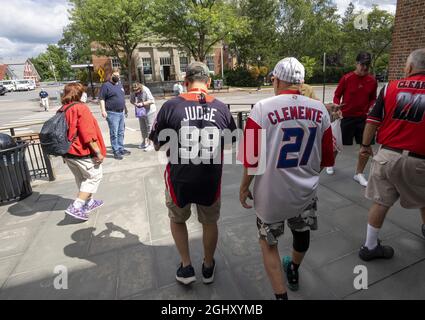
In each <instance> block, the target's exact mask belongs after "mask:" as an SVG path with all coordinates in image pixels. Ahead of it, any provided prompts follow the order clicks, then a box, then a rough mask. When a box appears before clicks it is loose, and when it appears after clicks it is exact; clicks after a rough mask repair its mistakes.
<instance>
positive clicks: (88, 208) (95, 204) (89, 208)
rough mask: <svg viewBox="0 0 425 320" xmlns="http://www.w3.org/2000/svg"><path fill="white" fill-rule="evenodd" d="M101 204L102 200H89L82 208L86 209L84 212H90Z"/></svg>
mask: <svg viewBox="0 0 425 320" xmlns="http://www.w3.org/2000/svg"><path fill="white" fill-rule="evenodd" d="M101 206H103V201H102V200H94V199H93V201H91V203H90V204H86V205H84V208H85V209H86V213H90V212H92V211H93V210H96V209H98V208H100V207H101Z"/></svg>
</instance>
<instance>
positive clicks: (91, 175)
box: [64, 158, 103, 193]
mask: <svg viewBox="0 0 425 320" xmlns="http://www.w3.org/2000/svg"><path fill="white" fill-rule="evenodd" d="M64 161H65V163H66V164H67V165H68V167H69V169H71V172H72V174H73V175H74V178H75V182H76V183H77V186H78V190H80V192H87V193H96V192H97V189H98V188H99V184H100V181H102V176H103V170H102V165H101V164H100V165H99V164H95V163H94V162H93V159H91V158H83V159H74V158H64Z"/></svg>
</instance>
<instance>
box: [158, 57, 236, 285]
mask: <svg viewBox="0 0 425 320" xmlns="http://www.w3.org/2000/svg"><path fill="white" fill-rule="evenodd" d="M210 83H211V79H210V77H209V70H208V67H207V66H206V65H205V64H203V63H201V62H194V63H192V64H190V65H189V67H188V69H187V72H186V78H185V86H186V87H187V89H188V90H187V93H183V94H181V95H179V96H177V97H175V98H173V99H171V100H169V101H167V102H166V103H165V104H164V105H163V106H162V108H161V110H160V111H159V112H158V115H157V118H156V120H155V123H154V125H153V130H152V132H151V135H150V139H151V140H152V141H154V143H155V149H156V150H157V151H158V150H159V149H160V147H161V146H163V145H164V144H166V143H169V149H168V151H167V154H168V156H169V163H168V165H167V168H166V170H165V174H164V177H165V186H166V190H165V199H166V205H167V208H168V215H169V218H170V227H171V232H172V234H173V238H174V241H175V243H176V247H177V250H178V251H179V254H180V257H181V265H180V267H179V268H178V270H177V273H176V279H177V281H179V282H180V283H183V284H186V285H187V284H190V283H192V282H194V281H195V280H196V277H195V271H194V269H193V267H192V261H191V259H190V252H189V241H188V232H187V227H186V221H187V220H188V219H189V217H190V215H191V210H190V209H191V204H196V208H197V213H198V220H199V222H200V223H202V227H203V244H204V261H203V264H202V277H203V282H204V283H205V284H209V283H212V282H213V281H214V272H215V260H214V252H215V249H216V246H217V239H218V228H217V221H218V219H219V216H220V205H221V202H220V190H221V175H222V169H223V165H222V163H221V162H222V161H221V160H222V147H223V146H222V136H223V130H226V129H228V130H231V131H233V130H235V129H236V125H235V122H234V120H233V117H232V115H231V113H230V111H229V109H228V108H227V106H226V105H225V104H224V103H222V102H220V101H218V100H217V99H215V98H214V97H212V96H210V95H209V94H208V87H209V85H210ZM167 132H168V133H170V132H174V133H177V136H178V140H177V141H176V139H173V138H171V139H168V140H165V139H162V136H164V135H168V136H172V134H168V133H167Z"/></svg>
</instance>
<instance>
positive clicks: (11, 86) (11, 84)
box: [0, 80, 16, 92]
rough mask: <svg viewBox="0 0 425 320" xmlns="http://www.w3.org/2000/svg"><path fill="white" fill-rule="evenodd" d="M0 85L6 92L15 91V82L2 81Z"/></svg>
mask: <svg viewBox="0 0 425 320" xmlns="http://www.w3.org/2000/svg"><path fill="white" fill-rule="evenodd" d="M0 84H1V85H3V86H4V87H5V88H6V89H7V91H8V92H11V91H15V90H16V83H15V80H3V81H0Z"/></svg>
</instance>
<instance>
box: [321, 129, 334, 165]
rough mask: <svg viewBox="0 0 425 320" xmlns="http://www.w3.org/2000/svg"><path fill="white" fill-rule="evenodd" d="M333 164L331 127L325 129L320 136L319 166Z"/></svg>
mask: <svg viewBox="0 0 425 320" xmlns="http://www.w3.org/2000/svg"><path fill="white" fill-rule="evenodd" d="M334 164H335V157H334V147H333V135H332V127H329V128H328V129H326V131H325V133H324V134H323V137H322V162H321V163H320V166H321V167H332V166H333V165H334Z"/></svg>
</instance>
